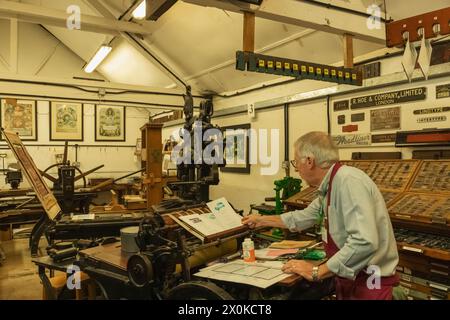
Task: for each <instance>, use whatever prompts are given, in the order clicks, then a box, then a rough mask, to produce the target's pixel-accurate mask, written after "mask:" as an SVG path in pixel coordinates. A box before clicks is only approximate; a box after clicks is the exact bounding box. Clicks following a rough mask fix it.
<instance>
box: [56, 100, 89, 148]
mask: <svg viewBox="0 0 450 320" xmlns="http://www.w3.org/2000/svg"><path fill="white" fill-rule="evenodd" d="M49 124H50V126H49V128H50V141H83V136H84V105H83V104H82V103H75V102H62V101H51V102H50V109H49Z"/></svg>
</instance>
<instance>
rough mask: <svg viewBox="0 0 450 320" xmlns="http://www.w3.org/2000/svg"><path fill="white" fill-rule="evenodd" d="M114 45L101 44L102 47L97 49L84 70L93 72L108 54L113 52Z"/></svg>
mask: <svg viewBox="0 0 450 320" xmlns="http://www.w3.org/2000/svg"><path fill="white" fill-rule="evenodd" d="M111 50H112V47H110V46H101V47H100V49H98V50H97V52H96V53H95V55H94V57H93V58H92V59H91V61H89V63H88V64H87V66H86V67H85V68H84V71H85V72H87V73H91V72H92V71H94V70H95V68H97V67H98V65H99V64H100V63H101V62H102V61H103V59H105V58H106V56H107V55H108V54H109V53H110V52H111Z"/></svg>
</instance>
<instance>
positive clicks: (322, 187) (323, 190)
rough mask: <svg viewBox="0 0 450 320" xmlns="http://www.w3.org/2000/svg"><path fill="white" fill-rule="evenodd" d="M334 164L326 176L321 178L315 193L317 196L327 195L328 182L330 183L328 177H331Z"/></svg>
mask: <svg viewBox="0 0 450 320" xmlns="http://www.w3.org/2000/svg"><path fill="white" fill-rule="evenodd" d="M335 165H336V164H333V165H332V166H331V167H330V169H328V172H327V174H326V175H325V177H324V178H323V180H322V182H321V183H320V186H319V189H317V192H318V193H319V195H321V196H323V197H324V196H325V195H326V194H327V191H328V182H329V181H330V176H331V171H333V167H334V166H335Z"/></svg>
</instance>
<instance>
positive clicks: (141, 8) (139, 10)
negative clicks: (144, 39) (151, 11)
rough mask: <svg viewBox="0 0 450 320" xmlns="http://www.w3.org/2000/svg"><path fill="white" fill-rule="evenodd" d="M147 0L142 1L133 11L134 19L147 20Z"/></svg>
mask: <svg viewBox="0 0 450 320" xmlns="http://www.w3.org/2000/svg"><path fill="white" fill-rule="evenodd" d="M146 2H147V1H146V0H144V1H142V2H141V4H140V5H138V6H137V7H136V9H134V10H133V13H132V15H133V18H135V19H145V16H146V15H147V4H146Z"/></svg>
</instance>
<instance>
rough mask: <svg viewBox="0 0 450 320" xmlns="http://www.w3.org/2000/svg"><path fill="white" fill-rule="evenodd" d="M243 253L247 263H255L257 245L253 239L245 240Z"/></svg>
mask: <svg viewBox="0 0 450 320" xmlns="http://www.w3.org/2000/svg"><path fill="white" fill-rule="evenodd" d="M242 253H243V255H244V261H245V262H255V260H256V258H255V244H254V243H253V241H252V239H250V238H245V240H244V242H243V243H242Z"/></svg>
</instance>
